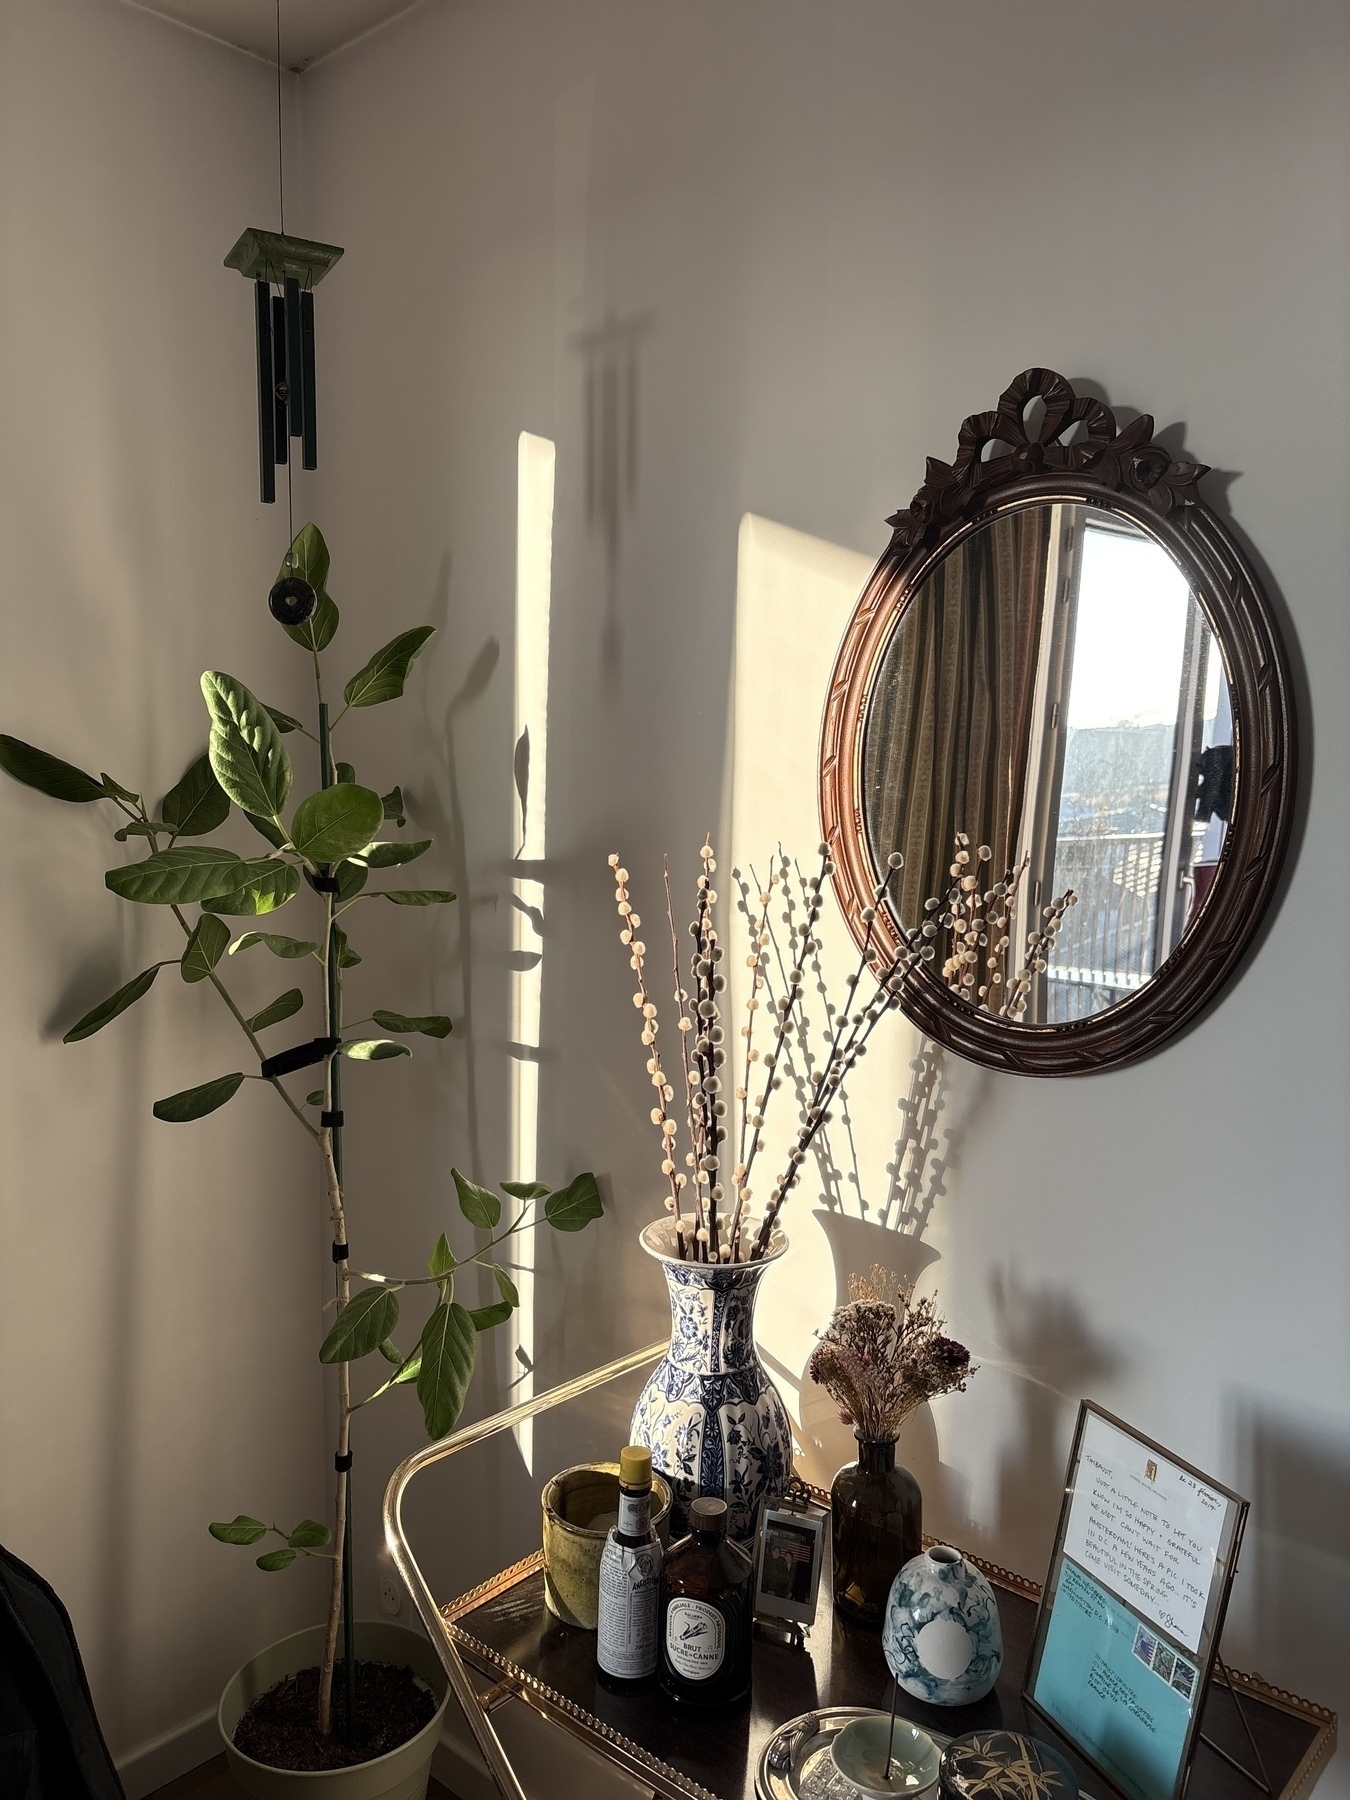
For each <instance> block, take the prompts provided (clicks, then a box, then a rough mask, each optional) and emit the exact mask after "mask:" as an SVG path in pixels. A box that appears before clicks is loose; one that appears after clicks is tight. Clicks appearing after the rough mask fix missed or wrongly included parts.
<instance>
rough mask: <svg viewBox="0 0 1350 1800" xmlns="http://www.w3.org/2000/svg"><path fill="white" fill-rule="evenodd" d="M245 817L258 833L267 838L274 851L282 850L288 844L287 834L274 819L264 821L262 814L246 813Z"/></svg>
mask: <svg viewBox="0 0 1350 1800" xmlns="http://www.w3.org/2000/svg"><path fill="white" fill-rule="evenodd" d="M244 817H245V818H246V819H247V820H248V822H249V824H250V825H251V826H252V827H253V829H254V830H255V831H256V832H257V833H258V835H259V836H260V837H265V838H266V839H267V841H268V843H269V844H270V845H271V846H272V848H273V849H274V850H280V849H282V848H283V847H284V845H285V843H286V833H285V832H284V831H283V830H282V829H281V827H280V825H278V824H277V823H276V821H275V820H273V819H264V818H263V816H262V814H261V813H245V814H244Z"/></svg>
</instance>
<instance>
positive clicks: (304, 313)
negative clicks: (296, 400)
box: [300, 288, 319, 469]
mask: <svg viewBox="0 0 1350 1800" xmlns="http://www.w3.org/2000/svg"><path fill="white" fill-rule="evenodd" d="M300 387H301V403H300V404H301V413H302V416H303V420H304V434H303V435H304V466H305V468H307V469H317V468H318V466H319V421H318V407H317V405H316V403H315V396H314V295H313V294H312V293H311V292H310V290H309V289H308V288H306V289H305V291H304V292H303V293H302V294H301V296H300Z"/></svg>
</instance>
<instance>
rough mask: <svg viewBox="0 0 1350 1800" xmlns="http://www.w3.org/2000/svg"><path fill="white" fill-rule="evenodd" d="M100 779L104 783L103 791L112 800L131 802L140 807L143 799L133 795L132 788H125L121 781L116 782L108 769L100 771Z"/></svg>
mask: <svg viewBox="0 0 1350 1800" xmlns="http://www.w3.org/2000/svg"><path fill="white" fill-rule="evenodd" d="M98 778H99V780H100V781H101V782H102V783H103V791H104V793H105V794H106V795H107V796H108V798H109V799H110V800H129V801H130V802H131V804H132V805H133V806H139V805H140V803H141V797H140V795H139V794H133V793H132V791H131V789H130V788H124V787H123V786H122V784H121V782H120V781H114V780H113V778H112V776H111V775H110V774H109V773H108V771H107V770H106V769H100V770H99V772H98Z"/></svg>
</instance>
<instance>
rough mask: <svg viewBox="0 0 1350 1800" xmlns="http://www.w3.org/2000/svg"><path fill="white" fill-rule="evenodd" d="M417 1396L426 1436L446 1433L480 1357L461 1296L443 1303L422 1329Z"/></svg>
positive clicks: (441, 1435) (453, 1419) (452, 1422)
mask: <svg viewBox="0 0 1350 1800" xmlns="http://www.w3.org/2000/svg"><path fill="white" fill-rule="evenodd" d="M421 1350H422V1366H421V1368H420V1369H419V1371H418V1375H417V1398H418V1399H419V1400H420V1401H421V1402H422V1413H423V1416H424V1417H425V1419H426V1426H427V1436H428V1437H432V1438H438V1437H444V1436H445V1434H446V1432H447V1431H449V1430H451V1429H452V1427H453V1426H454V1423H455V1420H456V1419H457V1418H458V1417H459V1415H460V1413H461V1412H463V1410H464V1396H465V1394H466V1393H467V1392H468V1388H469V1382H470V1380H471V1379H472V1376H473V1370H474V1364H475V1363H476V1362H477V1360H478V1333H477V1332H476V1331H475V1330H474V1324H473V1320H472V1319H471V1318H470V1317H469V1315H468V1313H467V1312H466V1311H465V1309H464V1308H463V1307H462V1306H461V1305H460V1304H459V1302H458V1300H451V1301H449V1302H445V1301H442V1303H441V1304H440V1305H439V1306H438V1307H437V1308H436V1310H435V1311H434V1312H433V1313H432V1315H431V1317H430V1318H429V1319H428V1320H427V1322H426V1325H425V1327H424V1328H423V1331H422V1342H421Z"/></svg>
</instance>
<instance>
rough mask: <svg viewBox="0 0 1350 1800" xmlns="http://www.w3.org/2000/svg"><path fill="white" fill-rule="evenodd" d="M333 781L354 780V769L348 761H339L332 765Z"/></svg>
mask: <svg viewBox="0 0 1350 1800" xmlns="http://www.w3.org/2000/svg"><path fill="white" fill-rule="evenodd" d="M333 779H334V781H355V780H356V770H355V769H354V768H353V767H352V765H351V764H350V763H345V762H340V763H334V765H333Z"/></svg>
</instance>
